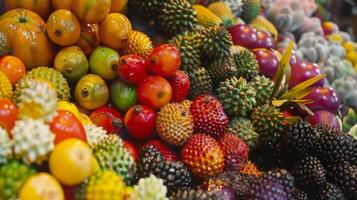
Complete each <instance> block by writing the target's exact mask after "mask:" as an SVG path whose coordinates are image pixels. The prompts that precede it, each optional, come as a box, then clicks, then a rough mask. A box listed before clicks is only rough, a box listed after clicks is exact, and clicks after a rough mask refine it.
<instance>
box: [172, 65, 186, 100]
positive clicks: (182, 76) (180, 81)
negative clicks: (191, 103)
mask: <svg viewBox="0 0 357 200" xmlns="http://www.w3.org/2000/svg"><path fill="white" fill-rule="evenodd" d="M169 82H170V85H171V87H172V98H171V102H181V101H183V100H185V99H186V96H187V95H188V92H189V91H190V78H189V77H188V74H187V73H186V72H184V71H180V70H178V71H177V72H176V73H175V74H174V75H173V76H170V77H169Z"/></svg>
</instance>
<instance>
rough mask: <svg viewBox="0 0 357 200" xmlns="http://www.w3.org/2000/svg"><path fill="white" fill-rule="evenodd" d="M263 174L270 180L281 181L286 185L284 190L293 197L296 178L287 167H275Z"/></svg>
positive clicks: (289, 196)
mask: <svg viewBox="0 0 357 200" xmlns="http://www.w3.org/2000/svg"><path fill="white" fill-rule="evenodd" d="M263 176H264V177H266V178H267V179H268V180H272V181H277V182H279V183H280V184H281V185H282V186H283V187H284V191H285V192H286V194H287V195H288V198H289V199H291V198H293V194H294V190H295V179H294V176H293V175H292V174H291V173H290V172H288V171H287V170H286V169H273V170H270V171H268V172H267V173H266V174H264V175H263Z"/></svg>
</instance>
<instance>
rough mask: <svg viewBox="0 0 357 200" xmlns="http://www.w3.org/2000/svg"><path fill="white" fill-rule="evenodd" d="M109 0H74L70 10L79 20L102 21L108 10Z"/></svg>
mask: <svg viewBox="0 0 357 200" xmlns="http://www.w3.org/2000/svg"><path fill="white" fill-rule="evenodd" d="M110 5H111V0H94V1H89V0H75V1H73V2H72V11H73V12H74V13H75V14H76V16H77V17H78V19H79V20H80V21H83V22H85V23H88V24H95V23H98V22H100V21H102V20H103V19H104V18H105V16H107V15H108V13H109V11H110Z"/></svg>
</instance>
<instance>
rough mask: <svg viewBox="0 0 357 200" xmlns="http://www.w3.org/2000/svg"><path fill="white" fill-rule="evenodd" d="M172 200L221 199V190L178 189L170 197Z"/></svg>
mask: <svg viewBox="0 0 357 200" xmlns="http://www.w3.org/2000/svg"><path fill="white" fill-rule="evenodd" d="M169 199H170V200H221V199H222V198H221V193H220V192H209V191H204V190H202V189H187V190H178V191H176V192H174V193H173V194H172V195H171V196H170V197H169Z"/></svg>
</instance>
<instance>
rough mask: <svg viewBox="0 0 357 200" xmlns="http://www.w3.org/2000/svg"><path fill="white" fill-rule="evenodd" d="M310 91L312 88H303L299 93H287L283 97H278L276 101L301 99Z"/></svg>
mask: <svg viewBox="0 0 357 200" xmlns="http://www.w3.org/2000/svg"><path fill="white" fill-rule="evenodd" d="M311 91H312V88H305V89H303V90H300V91H288V92H287V93H285V94H284V95H283V96H281V97H279V98H278V99H302V98H304V97H306V96H307V95H309V94H310V93H311Z"/></svg>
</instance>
